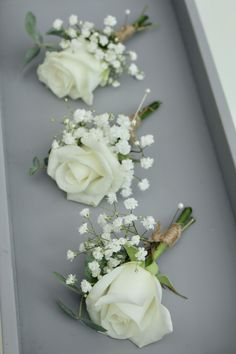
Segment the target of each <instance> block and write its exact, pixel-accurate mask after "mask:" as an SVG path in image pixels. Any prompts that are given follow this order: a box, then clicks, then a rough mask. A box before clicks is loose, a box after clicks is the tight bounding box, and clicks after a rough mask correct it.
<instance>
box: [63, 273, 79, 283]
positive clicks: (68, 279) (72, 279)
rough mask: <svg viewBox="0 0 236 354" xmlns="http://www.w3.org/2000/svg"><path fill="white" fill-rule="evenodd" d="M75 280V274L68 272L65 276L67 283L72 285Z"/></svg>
mask: <svg viewBox="0 0 236 354" xmlns="http://www.w3.org/2000/svg"><path fill="white" fill-rule="evenodd" d="M76 282H77V278H76V275H75V274H69V275H68V276H67V278H66V284H67V285H73V284H75V283H76Z"/></svg>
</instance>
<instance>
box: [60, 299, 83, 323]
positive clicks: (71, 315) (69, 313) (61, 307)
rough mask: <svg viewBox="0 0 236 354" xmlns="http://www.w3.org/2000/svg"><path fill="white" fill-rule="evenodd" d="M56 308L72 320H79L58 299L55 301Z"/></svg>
mask: <svg viewBox="0 0 236 354" xmlns="http://www.w3.org/2000/svg"><path fill="white" fill-rule="evenodd" d="M56 302H57V305H58V307H59V308H60V309H61V310H62V311H63V312H65V313H66V314H67V315H68V316H70V317H72V318H73V319H74V320H79V317H78V316H77V315H76V314H75V313H74V312H73V311H72V310H71V309H70V308H69V307H68V306H66V305H65V304H64V303H63V302H62V301H61V300H60V299H58V300H57V301H56Z"/></svg>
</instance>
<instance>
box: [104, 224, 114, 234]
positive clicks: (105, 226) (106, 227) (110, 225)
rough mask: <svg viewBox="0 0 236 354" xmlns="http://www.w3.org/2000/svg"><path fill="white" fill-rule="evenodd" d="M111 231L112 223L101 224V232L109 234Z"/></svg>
mask: <svg viewBox="0 0 236 354" xmlns="http://www.w3.org/2000/svg"><path fill="white" fill-rule="evenodd" d="M112 231H113V225H112V224H105V225H104V226H103V232H105V233H108V234H110V233H111V232H112Z"/></svg>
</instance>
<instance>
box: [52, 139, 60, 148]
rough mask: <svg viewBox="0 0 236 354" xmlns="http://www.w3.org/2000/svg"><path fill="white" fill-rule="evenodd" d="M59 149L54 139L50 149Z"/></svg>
mask: <svg viewBox="0 0 236 354" xmlns="http://www.w3.org/2000/svg"><path fill="white" fill-rule="evenodd" d="M58 147H59V144H58V141H57V140H56V139H54V140H53V142H52V149H57V148H58Z"/></svg>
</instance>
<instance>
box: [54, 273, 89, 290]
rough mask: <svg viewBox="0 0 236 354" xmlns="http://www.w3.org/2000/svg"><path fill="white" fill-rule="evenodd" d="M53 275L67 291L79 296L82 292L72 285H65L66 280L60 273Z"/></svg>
mask: <svg viewBox="0 0 236 354" xmlns="http://www.w3.org/2000/svg"><path fill="white" fill-rule="evenodd" d="M53 275H54V276H55V277H56V278H57V279H58V280H59V281H60V282H61V283H62V284H64V285H65V286H66V287H67V288H68V289H70V290H72V291H74V292H75V293H76V294H78V295H81V294H82V292H81V290H80V289H79V288H78V287H77V286H76V285H72V284H66V278H65V277H63V275H61V274H60V273H57V272H53Z"/></svg>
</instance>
